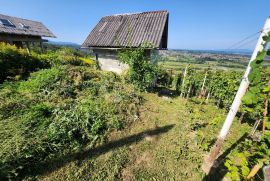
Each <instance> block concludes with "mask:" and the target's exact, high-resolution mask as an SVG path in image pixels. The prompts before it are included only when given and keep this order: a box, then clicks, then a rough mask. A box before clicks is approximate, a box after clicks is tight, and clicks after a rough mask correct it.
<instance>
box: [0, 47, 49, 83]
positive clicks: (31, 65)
mask: <svg viewBox="0 0 270 181" xmlns="http://www.w3.org/2000/svg"><path fill="white" fill-rule="evenodd" d="M47 67H49V64H48V62H46V61H42V60H40V59H38V58H37V57H34V56H31V55H29V54H28V53H27V52H26V50H24V49H19V48H16V47H15V46H12V45H9V44H5V43H0V83H2V82H3V81H4V80H6V79H12V78H14V77H16V76H17V79H19V78H20V76H21V77H24V76H27V75H28V74H29V73H30V72H33V71H36V70H39V69H42V68H47Z"/></svg>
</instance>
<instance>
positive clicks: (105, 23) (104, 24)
mask: <svg viewBox="0 0 270 181" xmlns="http://www.w3.org/2000/svg"><path fill="white" fill-rule="evenodd" d="M107 23H108V22H104V23H103V25H102V26H101V28H100V29H99V32H101V31H102V30H103V29H104V28H105V26H106V25H107Z"/></svg>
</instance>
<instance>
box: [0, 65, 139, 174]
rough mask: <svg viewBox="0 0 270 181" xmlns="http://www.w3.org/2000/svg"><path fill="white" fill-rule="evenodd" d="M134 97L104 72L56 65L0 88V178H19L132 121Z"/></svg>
mask: <svg viewBox="0 0 270 181" xmlns="http://www.w3.org/2000/svg"><path fill="white" fill-rule="evenodd" d="M139 103H140V98H139V97H138V96H137V95H136V94H135V92H134V90H133V88H132V87H130V86H129V85H127V84H124V82H123V81H122V79H121V78H120V77H118V76H117V75H115V74H113V73H110V72H101V71H97V70H95V69H93V68H89V67H87V66H75V67H74V66H71V65H65V66H57V67H53V68H51V69H44V70H40V71H38V72H34V73H32V74H31V75H30V77H29V79H28V80H26V81H18V82H15V83H10V82H5V83H4V84H2V85H0V144H1V149H0V160H1V161H0V178H2V179H4V178H10V179H14V178H15V177H17V178H21V177H23V175H24V174H29V173H32V174H34V173H35V171H37V169H38V167H39V165H40V164H42V163H44V162H46V161H49V160H50V159H52V158H55V157H59V156H61V155H64V154H67V153H68V152H71V151H74V150H78V149H81V148H83V147H84V146H86V145H88V146H89V147H92V146H94V145H95V144H96V143H98V142H100V141H102V140H104V139H105V138H106V133H107V132H108V131H110V130H112V129H120V128H121V127H122V126H123V124H125V122H128V121H131V120H134V116H136V114H137V105H138V104H139Z"/></svg>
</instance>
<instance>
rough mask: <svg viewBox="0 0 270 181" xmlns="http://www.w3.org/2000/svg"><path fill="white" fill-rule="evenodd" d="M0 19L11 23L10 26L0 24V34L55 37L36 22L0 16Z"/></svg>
mask: <svg viewBox="0 0 270 181" xmlns="http://www.w3.org/2000/svg"><path fill="white" fill-rule="evenodd" d="M0 19H4V20H8V21H10V22H11V23H12V26H7V25H3V24H1V23H0V33H4V34H16V35H28V36H41V37H52V38H55V37H56V36H55V35H54V34H53V33H52V32H51V31H50V30H49V29H48V28H46V26H44V25H43V24H42V23H41V22H38V21H31V20H27V19H22V18H16V17H12V16H7V15H2V14H0ZM22 25H24V26H22Z"/></svg>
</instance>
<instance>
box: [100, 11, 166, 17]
mask: <svg viewBox="0 0 270 181" xmlns="http://www.w3.org/2000/svg"><path fill="white" fill-rule="evenodd" d="M161 12H167V13H168V10H154V11H144V12H134V13H121V14H112V15H107V16H103V17H110V16H129V15H136V14H147V13H161Z"/></svg>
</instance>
